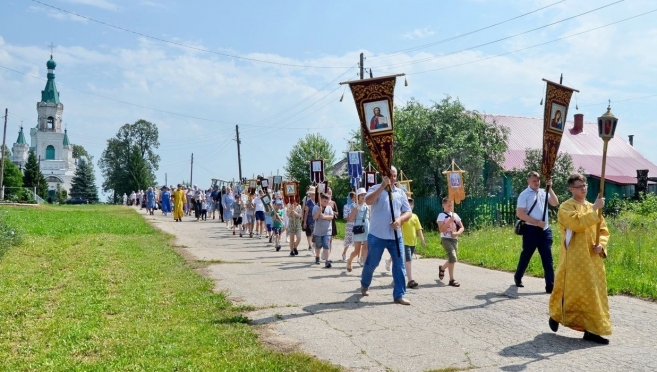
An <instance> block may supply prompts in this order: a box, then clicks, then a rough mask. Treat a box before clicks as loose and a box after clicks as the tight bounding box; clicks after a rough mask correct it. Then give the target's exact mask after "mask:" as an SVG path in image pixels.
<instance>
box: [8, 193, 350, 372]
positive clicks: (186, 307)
mask: <svg viewBox="0 0 657 372" xmlns="http://www.w3.org/2000/svg"><path fill="white" fill-rule="evenodd" d="M0 213H5V214H4V216H5V220H6V223H7V224H8V226H10V227H12V228H14V227H18V228H19V229H20V230H22V232H23V240H22V243H21V244H19V245H16V246H13V247H11V248H8V249H5V250H4V255H0V273H2V274H1V275H0V329H1V330H2V331H1V332H0V361H1V362H0V365H1V367H0V369H1V370H9V371H35V370H48V371H72V370H85V371H118V370H131V371H140V370H144V371H146V370H147V371H155V370H161V371H179V370H189V371H229V370H230V371H284V370H288V371H338V370H339V368H337V367H334V366H331V365H328V364H325V363H323V362H320V361H317V360H316V359H314V358H312V357H309V356H307V355H304V354H301V353H293V354H282V353H278V352H275V351H271V350H268V349H265V348H263V347H262V346H261V344H260V343H259V342H258V339H257V336H256V334H255V332H254V330H253V329H252V328H251V326H249V325H248V324H247V323H248V318H247V317H246V316H245V315H244V312H243V311H242V310H244V308H240V307H235V306H233V305H232V304H231V303H230V302H229V301H228V300H227V299H226V297H225V295H224V294H214V293H212V291H211V289H212V283H211V282H210V280H208V279H204V278H202V277H200V276H199V275H198V274H197V273H196V272H195V271H193V270H192V269H191V268H190V267H188V266H187V264H186V262H185V261H184V260H183V258H181V257H180V256H179V255H178V254H177V253H175V252H174V250H173V249H172V247H171V246H170V245H169V242H170V239H169V237H167V236H166V235H164V234H162V233H161V232H159V231H157V230H155V229H153V228H152V227H151V226H150V225H148V223H146V221H145V220H144V219H143V218H142V217H141V216H139V215H137V214H136V213H134V211H132V210H131V209H127V208H124V207H123V208H122V207H112V206H59V207H55V206H53V207H39V208H34V207H0Z"/></svg>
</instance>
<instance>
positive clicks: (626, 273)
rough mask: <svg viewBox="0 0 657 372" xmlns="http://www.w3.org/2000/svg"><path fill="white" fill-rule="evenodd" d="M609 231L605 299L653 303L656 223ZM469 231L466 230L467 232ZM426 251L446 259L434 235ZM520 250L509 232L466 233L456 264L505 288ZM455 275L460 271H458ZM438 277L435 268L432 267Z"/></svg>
mask: <svg viewBox="0 0 657 372" xmlns="http://www.w3.org/2000/svg"><path fill="white" fill-rule="evenodd" d="M607 222H608V224H609V229H610V234H611V236H610V240H609V247H608V251H609V255H608V258H607V259H606V260H605V265H606V269H607V285H608V292H609V294H617V293H623V294H629V295H633V296H637V297H643V298H648V299H651V300H657V234H656V233H655V231H657V220H655V219H654V218H653V219H650V218H645V217H643V216H639V215H635V214H632V213H627V214H624V215H623V216H621V217H617V218H613V219H608V220H607ZM466 228H467V226H466ZM338 231H339V232H340V233H339V236H340V238H341V239H342V238H343V237H344V234H343V232H344V222H339V225H338ZM552 232H553V235H554V246H553V247H552V253H553V257H554V264H555V267H556V264H557V262H558V259H559V242H560V241H561V237H560V236H559V228H558V225H557V224H556V223H555V224H553V225H552ZM425 238H426V242H427V248H426V249H425V248H422V247H421V246H418V247H417V248H416V249H417V254H419V255H421V256H422V257H426V258H445V257H446V256H445V252H444V250H443V248H442V246H441V245H440V237H439V236H438V233H437V231H436V230H435V229H433V230H430V231H426V234H425ZM521 246H522V238H521V237H520V236H517V235H515V234H514V233H513V229H512V228H511V227H508V228H501V227H488V228H483V229H479V230H474V231H473V230H467V231H466V233H465V234H464V235H463V236H462V237H461V238H460V239H459V254H458V255H459V261H461V262H465V263H469V264H472V265H477V266H481V267H486V268H489V269H495V270H501V271H508V272H509V284H513V274H512V272H514V271H515V269H516V265H517V264H518V257H519V255H520V250H521ZM456 270H457V272H458V265H457V266H456ZM436 275H438V267H437V266H436ZM527 275H531V276H538V277H543V267H542V265H541V260H540V257H539V256H538V252H536V253H535V254H534V257H533V258H532V261H531V262H530V264H529V267H528V268H527Z"/></svg>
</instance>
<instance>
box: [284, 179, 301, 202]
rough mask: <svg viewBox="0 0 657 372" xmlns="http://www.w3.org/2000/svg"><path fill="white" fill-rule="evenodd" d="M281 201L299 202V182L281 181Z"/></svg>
mask: <svg viewBox="0 0 657 372" xmlns="http://www.w3.org/2000/svg"><path fill="white" fill-rule="evenodd" d="M283 201H284V202H285V204H292V203H297V204H299V182H297V181H285V182H283Z"/></svg>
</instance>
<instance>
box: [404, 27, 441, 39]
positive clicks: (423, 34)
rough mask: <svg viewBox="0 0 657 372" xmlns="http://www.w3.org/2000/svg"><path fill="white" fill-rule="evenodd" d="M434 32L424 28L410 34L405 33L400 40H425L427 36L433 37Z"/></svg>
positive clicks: (429, 28)
mask: <svg viewBox="0 0 657 372" xmlns="http://www.w3.org/2000/svg"><path fill="white" fill-rule="evenodd" d="M433 34H434V32H433V31H432V30H431V27H425V28H416V29H415V30H413V31H411V32H407V33H405V34H404V35H402V39H408V40H414V39H425V38H427V37H429V36H433Z"/></svg>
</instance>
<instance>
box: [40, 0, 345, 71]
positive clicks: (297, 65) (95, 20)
mask: <svg viewBox="0 0 657 372" xmlns="http://www.w3.org/2000/svg"><path fill="white" fill-rule="evenodd" d="M32 1H33V2H35V3H38V4H41V5H43V6H47V7H49V8H52V9H56V10H58V11H60V12H64V13H67V14H71V15H74V16H76V17H80V18H83V19H86V20H88V21H91V22H95V23H98V24H101V25H103V26H107V27H112V28H115V29H117V30H121V31H124V32H128V33H131V34H135V35H138V36H142V37H145V38H148V39H152V40H157V41H161V42H163V43H167V44H172V45H176V46H179V47H183V48H187V49H193V50H197V51H201V52H206V53H212V54H216V55H220V56H224V57H230V58H236V59H242V60H245V61H251V62H260V63H268V64H272V65H279V66H288V67H300V68H318V69H338V68H347V67H346V66H312V65H300V64H294V63H283V62H273V61H265V60H262V59H257V58H249V57H242V56H238V55H235V54H228V53H222V52H217V51H214V50H210V49H205V48H199V47H195V46H191V45H187V44H183V43H178V42H175V41H171V40H166V39H162V38H159V37H156V36H151V35H147V34H144V33H141V32H137V31H133V30H129V29H127V28H124V27H120V26H116V25H113V24H110V23H107V22H103V21H99V20H97V19H93V18H91V17H87V16H84V15H81V14H78V13H74V12H71V11H68V10H66V9H62V8H59V7H56V6H54V5H50V4H46V3H44V2H42V1H39V0H32Z"/></svg>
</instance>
